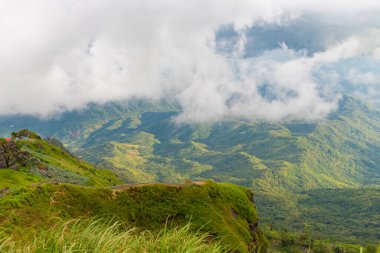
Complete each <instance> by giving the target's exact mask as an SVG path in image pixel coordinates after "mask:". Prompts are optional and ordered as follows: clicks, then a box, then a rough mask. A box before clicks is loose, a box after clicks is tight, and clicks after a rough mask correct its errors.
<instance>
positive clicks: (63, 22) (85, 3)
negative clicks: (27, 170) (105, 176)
mask: <svg viewBox="0 0 380 253" xmlns="http://www.w3.org/2000/svg"><path fill="white" fill-rule="evenodd" d="M306 2H308V1H306ZM330 2H332V1H329V2H327V1H320V2H319V3H318V4H314V3H313V2H311V1H310V3H309V4H305V1H299V2H298V3H297V2H293V3H291V4H289V3H287V4H285V3H283V1H252V0H234V1H229V0H222V1H220V0H207V1H204V0H194V1H185V0H177V1H171V0H160V1H148V0H124V1H122V0H97V1H90V0H82V1H77V0H63V1H48V0H36V1H26V0H16V1H8V2H7V3H6V2H5V1H3V2H0V39H1V40H0V94H1V96H2V98H1V99H0V114H1V115H9V114H29V115H36V116H40V117H49V116H52V115H55V114H59V113H61V112H63V111H67V110H75V109H80V108H83V107H84V106H86V105H87V104H88V103H91V102H95V103H106V102H110V101H122V100H128V99H131V98H141V99H162V98H166V97H170V98H171V99H175V100H176V101H177V102H178V103H179V104H180V105H181V106H182V109H183V113H182V114H181V115H180V116H179V117H178V118H177V121H182V122H205V121H210V120H211V121H216V120H220V119H224V118H236V117H239V118H245V119H252V120H257V119H258V120H268V121H279V120H298V119H303V120H317V119H320V118H323V117H324V116H325V115H327V114H328V113H330V112H331V111H333V110H334V109H336V107H337V104H338V101H339V98H340V96H341V93H342V91H343V92H344V91H345V89H344V88H342V83H345V82H348V83H350V84H352V85H351V86H352V87H353V86H355V85H356V86H358V85H362V86H363V85H364V86H365V87H367V86H366V85H370V86H371V88H370V89H367V90H366V89H361V93H360V94H361V95H363V94H365V93H366V92H368V93H371V96H373V94H374V92H375V93H376V91H377V88H374V87H375V86H376V84H377V82H378V73H376V68H375V67H374V66H375V64H372V65H371V64H369V62H372V63H373V62H376V61H378V60H379V59H380V41H379V39H378V38H379V37H380V36H378V35H380V32H379V30H377V28H376V27H377V25H380V23H378V18H377V16H376V15H374V13H375V12H374V10H377V8H379V7H380V5H379V4H377V3H376V2H375V1H364V2H363V1H361V4H360V5H358V4H347V3H346V2H341V3H340V4H342V5H341V6H340V5H339V2H340V1H337V2H335V3H330ZM342 6H344V7H342ZM338 7H339V8H338ZM334 10H338V11H334ZM310 17H312V18H310ZM352 18H355V21H356V22H355V23H354V22H352V21H350V20H352ZM305 19H306V20H307V21H305ZM334 20H338V21H334ZM305 24H310V27H313V29H312V31H314V32H310V34H308V33H307V31H308V30H307V27H308V26H307V25H305ZM330 24H331V25H330ZM293 26H294V27H302V29H304V31H305V32H304V33H294V36H284V34H288V35H289V34H291V33H289V31H296V28H294V29H293V28H292V27H293ZM273 27H274V28H273ZM328 27H329V29H327V28H328ZM331 27H335V28H331ZM268 28H270V29H268ZM255 29H260V32H252V31H254V30H255ZM280 31H288V32H286V33H284V32H282V33H281V32H280ZM335 31H336V32H335ZM302 34H305V36H303V35H302ZM255 36H256V37H255ZM276 36H277V37H276ZM313 36H314V37H313ZM313 39H315V40H318V43H317V42H316V43H311V42H313V41H312V40H313ZM272 40H273V41H276V43H273V41H272ZM302 40H304V42H302ZM267 45H269V46H267ZM363 59H364V60H363ZM356 62H359V63H360V64H356ZM363 62H365V63H368V68H363V67H362V66H363ZM360 66H361V67H360ZM368 87H369V86H368ZM379 94H380V92H379Z"/></svg>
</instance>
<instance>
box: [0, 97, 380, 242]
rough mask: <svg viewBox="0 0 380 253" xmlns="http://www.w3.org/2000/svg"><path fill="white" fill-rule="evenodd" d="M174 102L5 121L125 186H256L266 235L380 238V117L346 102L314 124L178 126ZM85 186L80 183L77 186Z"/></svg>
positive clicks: (5, 128)
mask: <svg viewBox="0 0 380 253" xmlns="http://www.w3.org/2000/svg"><path fill="white" fill-rule="evenodd" d="M180 112H181V109H180V107H179V106H178V105H176V104H175V103H171V102H167V101H156V102H149V101H143V100H138V101H137V100H136V101H129V102H118V103H108V104H104V105H95V104H92V105H89V106H88V107H87V108H85V109H83V110H82V111H73V112H66V113H63V114H62V115H60V116H58V117H56V118H49V119H37V118H34V117H31V116H8V117H1V118H0V133H1V134H2V135H3V136H6V135H8V134H9V133H10V132H11V131H14V130H18V129H22V128H29V129H31V130H33V131H37V132H39V133H41V134H42V135H43V136H45V137H52V138H56V139H59V140H60V141H61V142H62V143H63V144H64V146H65V148H66V149H68V150H69V151H70V152H71V153H73V154H74V155H75V156H76V157H78V158H81V159H84V160H86V161H87V162H90V163H91V164H94V165H95V166H96V167H98V168H105V169H108V170H110V171H112V172H114V173H115V174H116V175H117V176H118V177H120V178H121V179H122V180H123V181H124V182H126V183H130V184H136V183H150V182H161V183H180V182H184V181H185V180H188V179H190V180H194V181H201V180H206V179H212V180H214V181H217V182H218V181H223V182H230V183H234V184H238V185H242V186H246V187H249V188H250V189H252V190H253V191H254V193H255V203H256V205H257V208H258V210H259V213H260V218H261V224H262V227H264V228H265V229H266V230H271V229H280V230H281V229H286V230H294V231H312V232H313V233H314V234H316V235H318V236H320V237H321V238H326V239H334V240H340V241H345V242H352V243H357V242H376V241H379V240H380V223H379V220H380V219H379V218H380V217H379V213H380V212H379V210H380V207H379V205H378V203H379V200H380V187H379V186H380V157H379V155H378V154H379V153H380V111H379V110H377V109H376V108H374V107H371V106H370V105H367V104H366V103H364V102H363V101H361V100H358V99H356V98H353V97H351V96H344V97H343V98H342V100H341V101H340V105H339V108H338V110H337V111H335V112H334V113H331V114H330V115H328V117H326V118H324V119H322V120H319V121H313V122H306V121H291V122H261V121H254V120H253V121H248V120H242V119H228V120H225V121H222V122H210V123H202V124H185V123H177V122H176V121H175V117H176V116H177V115H178V114H179V113H180ZM78 180H79V179H78Z"/></svg>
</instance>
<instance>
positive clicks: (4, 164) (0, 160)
mask: <svg viewBox="0 0 380 253" xmlns="http://www.w3.org/2000/svg"><path fill="white" fill-rule="evenodd" d="M6 167H7V161H6V160H5V158H4V156H2V155H0V168H6Z"/></svg>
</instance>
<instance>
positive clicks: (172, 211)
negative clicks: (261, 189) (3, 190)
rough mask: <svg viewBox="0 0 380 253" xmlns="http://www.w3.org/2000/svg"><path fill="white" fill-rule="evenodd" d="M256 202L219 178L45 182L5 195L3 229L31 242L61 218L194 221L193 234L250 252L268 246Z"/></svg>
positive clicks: (156, 225) (150, 226)
mask: <svg viewBox="0 0 380 253" xmlns="http://www.w3.org/2000/svg"><path fill="white" fill-rule="evenodd" d="M251 200H252V193H251V192H250V191H249V190H247V189H246V188H244V187H241V186H235V185H231V184H227V183H225V184H217V183H214V182H206V183H204V184H202V185H198V184H190V183H189V184H186V185H185V184H184V185H162V184H161V185H160V184H153V185H140V186H126V187H122V188H117V189H110V188H99V187H83V186H75V185H70V184H58V185H55V184H42V185H39V186H34V187H30V188H24V189H20V190H18V191H12V192H10V193H9V194H7V195H6V196H3V197H2V198H0V231H1V230H3V235H8V236H9V235H12V236H13V238H16V239H23V238H24V239H26V240H27V239H29V240H31V239H32V238H33V234H36V233H38V232H40V231H41V230H47V229H49V228H50V227H51V226H53V225H54V220H55V219H56V218H59V219H62V220H65V221H67V220H70V219H75V218H78V217H83V218H86V219H91V218H94V217H101V218H104V219H111V218H112V219H114V220H115V221H118V222H120V223H122V224H123V225H126V226H134V227H139V228H141V229H144V230H150V231H159V230H160V229H162V228H163V227H164V226H165V224H166V223H169V224H170V225H172V226H173V227H176V226H185V225H186V224H187V223H188V222H189V221H191V223H192V227H191V229H192V231H193V232H194V231H195V232H196V231H198V230H200V231H202V232H205V233H206V232H207V233H210V235H211V236H212V238H215V239H222V243H223V245H225V246H228V248H229V249H230V250H232V251H236V252H249V251H251V250H253V249H254V248H255V246H257V245H261V247H262V248H263V249H264V248H266V245H267V242H266V239H265V237H264V235H263V234H262V232H261V230H260V227H259V226H258V216H257V212H256V209H255V207H254V205H253V204H252V202H251ZM0 234H1V233H0ZM0 252H1V251H0Z"/></svg>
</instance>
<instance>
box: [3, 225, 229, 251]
mask: <svg viewBox="0 0 380 253" xmlns="http://www.w3.org/2000/svg"><path fill="white" fill-rule="evenodd" d="M190 227H191V225H190V224H187V225H185V226H182V227H175V228H170V229H169V228H166V227H165V228H163V229H162V230H160V231H159V232H158V233H154V232H150V231H141V230H139V229H136V228H129V229H128V228H125V227H124V226H123V225H122V224H121V223H119V222H103V221H101V220H90V221H88V220H83V219H76V220H71V221H68V222H60V223H59V224H57V225H56V226H55V227H53V228H51V229H50V230H47V231H44V232H43V233H41V234H39V235H37V236H36V237H35V238H34V240H33V241H31V242H22V241H13V240H12V238H11V237H8V238H4V239H2V240H1V241H0V252H9V253H16V252H23V253H45V252H46V253H74V252H76V253H80V252H83V253H84V252H92V253H108V252H109V253H114V252H119V253H127V252H160V253H164V252H168V253H169V252H170V253H172V252H173V253H174V252H178V253H181V252H182V253H190V252H205V253H216V252H226V251H227V249H226V247H224V246H222V245H221V244H220V242H216V241H212V240H210V239H209V235H208V234H207V233H200V232H192V231H191V230H190Z"/></svg>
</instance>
